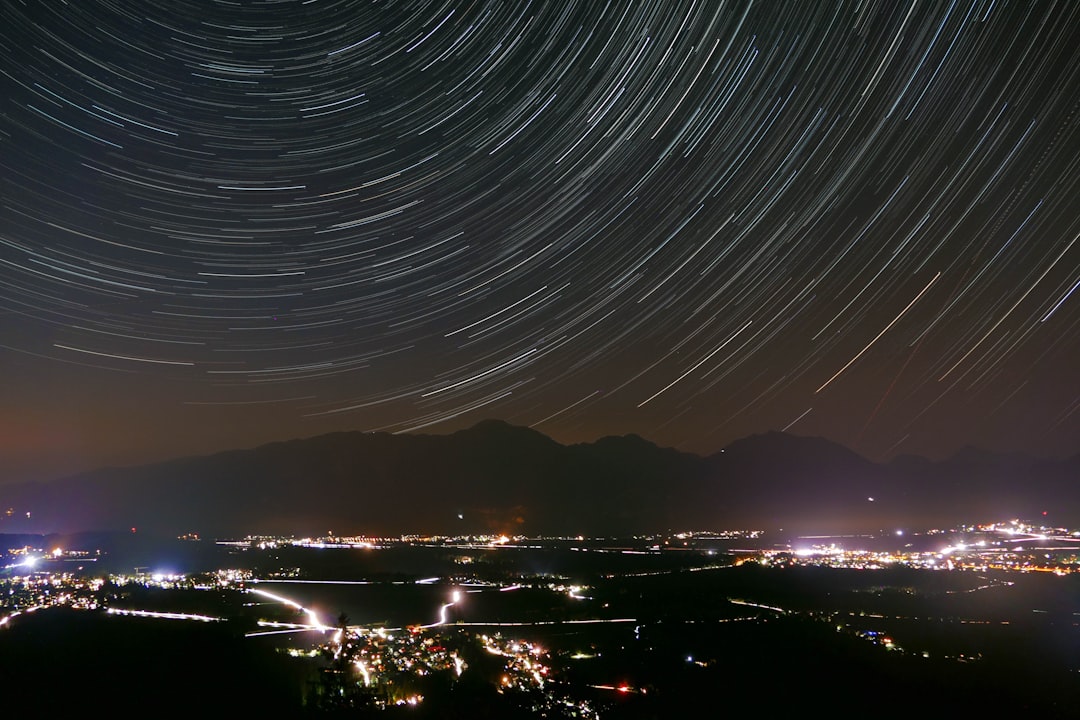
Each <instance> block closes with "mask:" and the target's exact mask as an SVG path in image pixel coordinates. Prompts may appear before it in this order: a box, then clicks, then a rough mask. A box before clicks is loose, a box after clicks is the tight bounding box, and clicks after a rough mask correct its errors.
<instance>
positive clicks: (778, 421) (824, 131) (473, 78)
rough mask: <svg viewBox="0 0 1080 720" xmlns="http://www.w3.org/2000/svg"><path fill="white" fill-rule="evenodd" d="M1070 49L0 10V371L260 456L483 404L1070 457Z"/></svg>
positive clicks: (651, 26) (69, 7)
mask: <svg viewBox="0 0 1080 720" xmlns="http://www.w3.org/2000/svg"><path fill="white" fill-rule="evenodd" d="M1077 27H1080V7H1077V6H1075V5H1073V4H1071V3H1058V4H1054V3H1038V4H1034V5H1031V4H1020V3H1008V2H993V1H989V0H988V1H985V2H984V1H982V0H979V1H976V2H966V3H961V2H953V3H948V4H947V3H921V2H912V3H906V4H897V3H844V2H840V3H750V2H735V3H713V2H699V1H695V2H667V1H660V0H654V1H650V2H642V3H633V4H631V3H615V2H609V3H599V2H566V3H541V2H518V3H495V2H475V3H456V2H442V3H440V2H429V3H422V2H415V3H379V2H371V3H355V2H340V1H339V2H334V1H318V0H311V1H308V2H300V1H299V0H297V1H287V0H283V1H280V2H269V1H267V2H255V1H252V2H244V3H231V2H230V3H226V2H192V1H188V2H185V1H182V0H175V1H173V0H171V1H170V2H155V1H151V0H146V1H143V2H138V3H135V2H118V1H105V0H88V1H87V2H79V3H72V4H62V3H52V2H9V3H5V4H4V6H3V8H2V9H0V77H2V80H0V82H3V84H4V89H5V104H4V112H3V113H2V115H0V143H2V145H0V167H2V173H3V187H4V191H3V200H2V202H0V214H2V220H3V223H2V225H0V288H2V290H0V313H2V315H0V327H3V341H2V342H0V345H2V346H3V347H2V350H0V351H2V352H3V353H4V355H3V357H4V358H5V362H6V363H7V364H8V365H9V366H10V367H12V368H18V370H17V371H16V374H18V373H24V374H25V375H26V376H27V377H29V378H32V381H33V382H38V383H48V378H49V376H50V373H52V374H55V376H57V377H59V376H63V375H65V374H67V373H80V374H79V375H78V377H80V378H82V379H85V378H90V382H94V383H100V385H101V389H100V391H101V392H103V393H114V394H115V393H120V394H122V393H124V392H127V391H126V390H125V387H126V386H125V382H128V378H130V377H131V376H132V375H137V376H140V377H143V378H146V377H149V378H150V379H152V380H153V379H157V380H159V381H160V382H161V383H164V384H167V385H168V387H169V388H171V389H170V390H169V393H171V394H169V393H166V396H167V401H165V402H164V404H163V405H161V406H160V407H158V408H156V409H155V412H159V413H168V412H170V407H174V406H177V405H185V406H187V407H189V408H205V409H206V412H207V413H208V414H206V415H203V416H199V418H200V420H199V421H200V422H204V423H205V424H206V431H207V433H210V434H212V433H214V432H216V431H221V432H224V431H223V430H221V428H218V429H217V430H215V425H214V423H215V420H214V416H213V415H211V414H209V413H211V412H213V409H214V408H220V407H230V408H237V407H250V408H254V410H253V411H252V412H253V414H252V415H250V416H249V417H248V420H247V422H251V423H253V424H258V423H259V422H260V419H259V418H260V417H261V416H260V415H259V414H258V413H263V412H264V410H265V408H266V407H267V406H274V407H276V408H277V410H276V411H275V412H276V413H277V414H276V415H275V418H276V419H277V421H278V422H283V423H284V425H281V426H279V427H278V428H277V429H274V428H271V427H266V428H264V434H265V437H266V438H267V439H270V438H273V437H281V436H288V435H290V434H301V433H305V432H309V431H311V430H314V429H326V428H344V427H352V428H360V429H387V430H394V431H406V430H416V429H420V428H435V429H438V428H440V427H441V428H453V427H457V426H460V425H464V424H469V423H471V422H474V421H476V420H478V419H480V418H482V417H486V416H500V417H504V418H505V419H508V420H511V421H513V422H517V423H521V424H528V425H534V426H535V427H537V428H538V429H540V430H543V431H546V432H549V433H552V434H554V435H555V436H556V437H561V438H565V439H587V438H590V437H595V436H596V435H599V434H604V433H614V432H630V431H634V432H639V433H641V434H644V435H646V436H648V437H651V438H654V439H656V440H658V441H660V442H665V443H670V444H675V445H679V446H681V447H686V448H689V449H697V450H712V449H716V448H717V447H719V446H720V445H721V444H722V443H723V442H725V441H728V440H730V439H732V438H734V437H737V436H739V435H741V434H746V433H749V432H753V431H761V430H765V429H780V428H790V429H791V430H792V431H793V432H807V433H819V434H824V435H827V436H829V437H832V438H834V439H837V440H840V441H841V442H849V443H858V449H860V450H862V451H864V452H867V453H869V454H871V455H876V456H881V455H883V454H885V453H889V452H893V451H904V450H912V451H920V450H926V451H929V452H941V451H945V450H948V449H950V448H951V449H955V447H958V446H959V445H961V444H964V443H966V442H973V441H982V442H984V443H993V442H1000V441H1003V440H1006V439H1010V438H1011V439H1014V440H1015V441H1016V443H1018V446H1031V447H1033V448H1039V449H1042V450H1044V451H1057V452H1061V451H1064V450H1068V449H1075V447H1076V441H1077V437H1078V420H1077V412H1076V411H1077V409H1078V407H1080V383H1078V381H1077V378H1076V375H1077V374H1076V373H1075V371H1074V370H1073V369H1072V368H1073V360H1074V359H1075V358H1076V357H1078V356H1080V352H1078V351H1080V347H1078V341H1077V337H1078V334H1077V322H1078V320H1080V309H1078V305H1080V297H1078V296H1080V293H1077V288H1078V286H1080V246H1078V245H1077V238H1078V236H1080V218H1078V213H1077V210H1076V203H1075V198H1076V197H1077V196H1078V187H1077V183H1078V182H1080V168H1078V167H1077V163H1078V162H1080V160H1078V158H1080V135H1078V124H1077V116H1076V111H1077V104H1078V100H1077V98H1078V97H1080V77H1078V73H1080V57H1078V54H1080V46H1078V45H1077V44H1076V43H1075V42H1074V39H1075V29H1076V28H1077ZM42 392H47V391H46V390H43V391H42ZM17 400H18V402H14V401H13V404H12V410H11V412H17V411H18V407H15V406H16V405H18V404H20V403H21V404H24V405H32V404H33V403H34V401H35V400H34V395H33V393H32V392H31V391H30V390H25V391H23V392H20V393H18V394H17ZM87 402H90V401H89V400H88V401H87ZM230 417H231V419H230V420H229V422H236V417H235V416H230ZM12 422H17V421H12ZM222 422H224V421H222ZM304 428H307V429H308V430H307V431H305V430H304ZM1020 428H1022V429H1023V430H1022V431H1021V430H1020ZM946 430H947V433H946V432H945V431H946ZM942 433H945V434H946V435H947V438H940V437H938V436H939V435H941V434H942ZM1017 433H1019V436H1018V435H1017ZM1024 433H1027V435H1025V434H1024ZM204 444H205V442H204ZM185 449H188V448H179V447H178V448H177V452H180V451H181V450H185Z"/></svg>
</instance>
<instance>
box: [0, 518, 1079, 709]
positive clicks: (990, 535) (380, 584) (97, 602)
mask: <svg viewBox="0 0 1080 720" xmlns="http://www.w3.org/2000/svg"><path fill="white" fill-rule="evenodd" d="M178 542H184V543H192V544H194V543H199V544H200V546H205V547H210V548H211V549H212V548H218V552H220V553H226V554H227V556H228V557H232V558H234V559H236V560H237V561H238V562H237V563H236V564H235V566H232V567H219V568H213V569H207V570H203V571H199V572H178V571H158V570H155V569H154V568H151V567H138V568H133V569H131V570H128V571H125V572H106V573H102V572H95V571H96V570H97V569H98V568H99V567H101V566H103V564H105V563H107V561H108V560H109V553H108V552H106V551H103V550H100V549H97V548H92V549H86V548H80V549H78V550H67V549H64V548H61V547H50V546H47V545H42V546H40V547H38V546H32V545H22V546H20V547H14V548H8V549H6V551H5V554H4V559H3V565H2V571H0V613H2V614H0V627H10V626H12V625H14V624H16V623H19V622H20V621H21V619H22V617H23V616H27V615H31V614H35V615H36V614H39V613H40V612H41V611H43V610H48V609H55V608H66V609H68V610H78V611H83V612H97V613H105V614H106V615H108V616H115V617H126V618H130V619H132V621H134V620H137V619H139V618H143V619H156V620H177V621H189V622H200V623H223V624H227V623H230V622H231V623H238V622H239V623H242V624H243V627H244V628H246V629H245V630H244V633H243V634H244V636H245V637H247V638H251V639H252V640H254V639H255V638H262V639H264V640H266V641H274V642H279V643H280V644H279V645H277V646H276V647H277V648H278V652H281V653H284V654H286V655H287V656H289V657H291V658H294V659H296V661H297V662H307V663H310V664H312V667H316V668H317V675H316V676H314V677H315V678H316V679H315V680H313V681H311V682H310V688H309V690H308V698H309V702H310V703H311V705H312V706H313V707H318V708H323V709H332V708H335V707H354V706H355V707H367V708H369V709H379V708H386V709H388V708H393V707H397V706H414V705H418V704H422V703H423V702H425V698H427V697H430V695H431V693H433V692H435V693H438V691H439V690H438V689H439V688H440V687H451V686H453V685H454V683H456V682H460V678H461V677H462V676H463V674H464V673H467V672H468V671H469V668H470V667H473V666H477V667H480V666H482V667H484V668H485V670H484V672H485V673H486V675H485V676H486V677H490V678H491V682H492V684H493V685H494V686H495V688H496V692H497V693H498V694H499V695H502V696H505V697H508V698H513V702H514V703H516V705H515V707H519V708H524V709H527V710H528V711H529V712H534V713H536V714H537V715H538V716H547V717H589V718H597V717H601V716H603V715H604V713H605V710H606V709H610V708H611V707H613V705H612V703H614V702H616V700H613V698H615V699H617V698H618V697H620V696H638V697H643V698H644V697H646V696H648V694H649V692H650V691H651V690H653V689H654V685H653V684H652V683H650V682H647V681H641V682H635V681H634V680H633V679H632V678H631V677H630V675H628V674H626V673H624V672H620V671H618V670H617V668H616V669H615V670H611V669H610V668H609V669H606V670H599V671H589V670H588V668H590V667H595V668H608V667H609V666H608V665H607V664H598V663H599V662H600V659H601V658H602V657H604V653H603V650H602V648H601V645H600V641H597V640H588V638H589V637H592V635H590V633H595V632H598V631H600V630H601V629H602V628H606V627H610V628H624V630H621V631H620V632H622V633H624V634H625V633H628V632H630V631H631V629H632V632H633V635H632V637H633V638H634V639H635V640H637V639H639V638H641V637H642V632H643V628H645V629H646V630H648V629H649V628H655V627H656V622H657V620H656V618H654V619H653V620H649V617H650V616H653V615H655V612H656V611H655V610H649V609H648V607H646V606H642V605H640V604H635V603H633V602H631V603H627V602H626V601H625V600H621V599H620V598H621V595H620V594H619V593H622V592H625V591H624V590H619V591H617V592H614V594H613V588H617V587H622V585H620V584H626V583H643V582H646V583H647V582H649V581H651V580H652V579H654V578H656V579H658V580H661V581H663V582H664V583H670V582H675V581H679V582H688V580H687V579H688V578H695V577H699V578H705V577H708V576H710V575H711V576H715V577H717V578H722V577H735V576H733V575H728V573H731V572H733V571H734V572H748V571H750V570H751V569H752V568H755V567H756V568H760V572H770V573H781V574H785V573H795V572H798V571H799V568H807V569H813V568H818V569H820V570H821V571H833V572H857V573H859V575H857V576H854V577H867V578H869V577H875V576H876V575H878V574H886V573H890V572H893V573H895V572H898V571H903V572H907V573H911V572H914V573H918V575H917V576H916V577H923V576H924V575H923V574H925V573H931V575H927V576H926V577H930V576H940V575H941V573H946V574H947V575H948V576H949V577H956V578H958V579H959V578H965V577H970V578H971V581H970V582H968V581H963V583H962V584H961V585H960V586H958V587H962V590H957V591H955V592H961V593H977V592H980V591H982V592H986V591H995V590H999V589H1008V588H1010V587H1012V586H1013V585H1014V584H1015V583H1016V581H1017V579H1018V578H1019V577H1022V576H1024V575H1027V574H1036V573H1037V574H1050V575H1051V576H1061V577H1064V576H1069V575H1071V574H1072V573H1074V572H1076V571H1077V569H1078V567H1080V565H1078V552H1077V550H1078V547H1080V531H1075V530H1071V529H1067V528H1060V527H1044V526H1040V525H1036V524H1032V523H1027V522H1022V521H1020V520H1010V521H1007V522H995V523H986V524H973V525H965V526H958V527H955V528H948V529H933V530H928V531H924V532H915V531H908V530H892V531H889V532H883V533H879V534H876V535H870V534H868V535H858V536H843V537H810V536H802V537H797V538H791V539H789V540H787V541H785V542H783V543H779V542H778V543H773V542H772V538H771V537H770V534H769V533H766V532H763V531H760V530H746V531H742V530H738V531H736V530H731V531H721V532H696V531H695V532H691V531H683V532H675V533H668V534H659V535H648V536H637V537H633V538H624V539H617V538H585V537H582V536H573V537H545V538H529V537H509V536H506V535H490V536H488V535H467V536H406V537H392V538H391V537H371V536H364V535H350V536H345V535H336V534H327V535H326V536H324V537H308V538H294V537H279V536H250V537H244V538H240V539H235V540H231V539H223V540H219V541H201V540H195V538H194V537H193V536H190V535H189V536H185V537H183V538H180V539H179V540H178ZM393 552H422V553H437V554H438V557H440V558H444V559H445V561H446V566H447V567H449V568H451V572H449V573H443V574H438V575H431V576H425V577H418V576H413V577H410V578H401V577H397V576H394V577H393V578H387V577H384V576H381V575H377V576H373V577H372V578H370V579H351V578H349V579H332V578H327V577H315V576H312V574H311V571H310V570H309V569H308V568H309V566H310V563H308V562H307V561H305V560H304V559H303V557H305V556H306V557H308V558H310V559H316V558H317V559H320V560H322V559H333V558H335V557H340V558H346V557H360V558H377V557H378V555H379V554H380V553H393ZM280 553H286V554H287V556H288V559H289V560H290V562H292V561H294V560H295V564H281V565H278V566H274V567H267V566H266V565H265V564H257V563H256V564H253V563H252V562H250V561H254V560H256V559H267V558H278V559H284V558H283V557H279V554H280ZM295 553H300V555H299V556H298V555H295ZM339 553H345V554H339ZM355 553H360V555H353V554H355ZM551 553H559V554H560V555H559V557H567V558H571V559H574V560H575V561H578V562H584V561H588V562H598V563H600V565H599V566H598V567H602V568H605V570H604V571H603V572H591V573H587V574H582V573H574V572H550V571H544V572H533V573H529V574H526V573H522V572H514V571H507V570H505V569H503V570H498V571H495V569H497V568H501V567H502V560H500V558H506V559H507V560H508V561H515V559H520V558H525V557H530V558H536V557H544V556H545V554H551ZM372 554H374V555H372ZM296 558H300V559H296ZM533 562H534V564H535V560H534V561H533ZM611 563H625V565H618V566H614V565H611ZM612 567H614V568H615V569H614V570H612V569H607V568H612ZM867 573H868V574H867ZM783 576H784V575H780V576H778V577H783ZM883 576H884V575H883ZM589 577H591V578H592V580H591V581H589V580H588V579H587V578H589ZM665 577H667V578H670V580H667V581H664V580H663V578H665ZM335 587H344V588H349V589H351V588H356V589H357V590H359V589H362V588H384V589H385V590H386V591H391V590H394V589H395V588H396V589H398V591H400V592H405V593H423V595H422V596H423V597H430V598H431V600H429V601H427V602H429V603H430V604H429V605H428V607H427V610H426V611H424V610H423V609H421V610H420V614H421V616H414V617H413V618H412V619H411V621H408V622H399V623H396V624H395V623H392V622H386V621H378V622H360V623H356V622H354V621H353V620H351V619H350V618H349V617H348V616H347V615H346V613H344V612H342V613H340V615H338V617H336V618H335V617H334V616H333V615H332V614H328V611H327V610H326V605H325V603H322V602H320V603H317V604H318V606H319V607H321V609H314V607H312V606H309V605H307V604H305V603H304V602H302V601H301V600H298V599H297V598H296V597H295V595H296V593H297V592H304V591H306V592H308V593H309V594H310V596H311V597H318V593H319V592H322V589H324V588H335ZM852 592H853V593H854V595H852V597H866V598H885V599H886V600H888V598H899V599H903V598H904V597H908V596H912V595H915V594H917V593H918V592H922V591H917V590H916V589H915V588H914V587H913V586H906V585H902V584H896V583H894V582H891V581H890V582H885V583H884V584H878V585H874V584H871V585H869V586H867V587H866V588H861V587H860V588H859V589H856V590H853V591H852ZM948 592H954V591H952V590H950V591H948ZM515 596H517V597H521V598H527V599H528V600H527V602H526V603H525V604H524V605H520V608H522V609H519V610H517V611H512V610H507V609H505V608H503V607H502V606H500V605H499V604H498V603H497V602H496V601H498V602H504V601H507V600H508V599H510V598H513V597H515ZM717 601H718V602H722V605H723V606H725V607H728V608H731V610H730V612H727V613H726V614H723V615H722V616H718V617H715V618H713V620H712V621H711V622H713V623H737V624H738V623H743V624H746V623H749V624H750V625H754V626H758V625H761V624H762V623H770V622H771V623H775V622H780V621H787V622H804V621H805V622H811V623H814V624H822V625H826V626H827V627H829V628H832V631H833V632H835V633H837V634H839V635H840V636H845V637H851V638H854V639H857V640H859V641H860V642H863V643H867V644H869V645H870V646H873V647H876V648H878V649H879V652H886V653H890V654H898V655H905V656H911V657H916V658H931V657H936V658H941V659H945V660H950V661H956V662H960V663H972V662H977V661H979V660H981V659H982V653H981V652H980V651H979V650H977V649H975V650H972V649H970V648H959V649H952V648H946V649H941V648H935V649H934V650H930V649H927V648H926V647H921V646H918V645H914V644H911V643H909V642H907V641H906V640H905V639H904V638H902V637H898V634H897V633H896V632H893V631H891V630H889V629H888V626H894V627H896V628H898V629H899V630H900V635H903V634H904V628H905V627H907V625H910V624H912V623H914V622H916V621H920V622H921V621H925V620H926V619H927V618H926V617H923V616H921V615H919V614H918V613H917V612H915V611H911V610H904V609H903V607H901V608H900V609H898V610H892V611H888V610H887V609H886V610H885V611H882V610H881V609H880V608H879V609H878V611H875V609H874V608H873V607H870V608H869V609H867V608H866V607H863V606H861V605H858V606H856V605H851V604H850V602H849V603H848V604H847V605H844V604H835V603H834V604H833V605H832V606H830V605H829V604H817V605H814V604H813V603H810V604H807V603H805V602H796V603H794V604H792V603H791V602H785V601H783V600H782V599H781V600H777V599H773V598H771V597H769V596H767V595H766V594H761V593H756V594H755V593H754V592H749V591H748V592H744V593H742V594H738V595H736V594H732V593H730V592H725V593H724V594H723V596H722V597H720V598H718V599H717ZM889 602H899V600H889ZM529 603H541V605H542V606H543V607H547V608H555V610H553V611H552V610H550V609H549V610H548V611H546V614H544V615H543V617H538V616H537V611H535V610H530V609H529V608H530V607H532V606H531V605H530V604H529ZM485 607H487V608H489V609H488V610H484V608H485ZM330 612H332V611H330ZM485 612H488V613H491V616H490V617H485V616H484V615H482V614H481V613H485ZM512 612H518V613H520V615H517V616H515V615H513V614H512ZM1034 612H1039V611H1038V610H1035V611H1034ZM693 613H695V614H692V616H693V617H697V615H699V614H700V611H698V610H695V611H693ZM680 622H686V621H685V620H681V621H680ZM694 622H700V621H694ZM937 622H946V623H948V624H950V625H995V626H1002V627H1004V626H1008V625H1009V624H1010V622H1012V620H1010V619H1007V618H1003V617H1002V618H999V617H982V616H980V615H978V614H977V613H975V614H972V615H970V616H955V617H954V616H952V615H948V616H944V615H943V616H941V617H940V618H938V620H937ZM1073 625H1075V623H1073ZM558 628H563V629H564V630H563V631H562V632H563V633H564V634H565V633H570V635H569V637H580V638H582V642H579V644H578V645H575V646H572V647H571V646H565V644H564V646H562V647H558V648H556V647H550V646H548V645H547V642H546V641H545V640H543V639H542V633H543V632H551V631H553V630H554V629H558ZM591 628H595V630H593V629H591ZM695 632H696V631H695ZM537 633H541V634H540V635H538V634H537ZM909 635H910V633H909ZM558 637H559V636H558V635H556V636H555V638H556V639H558ZM596 637H602V635H601V636H596ZM690 637H692V636H690ZM0 642H2V637H0ZM686 645H687V647H688V650H687V652H686V655H685V660H684V663H685V665H686V666H687V667H692V668H700V669H703V670H708V669H710V668H714V667H716V666H717V662H718V660H717V658H715V657H712V656H710V655H708V654H703V653H702V652H701V651H702V648H701V647H700V644H698V646H697V647H694V648H690V646H691V645H694V643H693V642H687V643H686ZM705 649H706V650H707V647H706V648H705ZM713 652H715V651H713ZM485 658H487V659H485ZM607 662H610V660H606V659H605V660H604V663H607ZM583 669H584V670H583ZM1077 669H1078V670H1080V668H1077Z"/></svg>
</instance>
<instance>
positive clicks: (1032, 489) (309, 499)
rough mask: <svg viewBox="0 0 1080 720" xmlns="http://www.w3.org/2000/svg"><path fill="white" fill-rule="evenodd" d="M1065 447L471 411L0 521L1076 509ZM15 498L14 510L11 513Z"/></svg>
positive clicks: (412, 520)
mask: <svg viewBox="0 0 1080 720" xmlns="http://www.w3.org/2000/svg"><path fill="white" fill-rule="evenodd" d="M1077 479H1080V455H1077V456H1074V457H1072V458H1070V459H1067V460H1060V461H1054V460H1039V459H1035V458H1030V457H1027V456H1022V455H1001V454H993V453H989V452H984V451H979V450H974V449H969V450H965V451H963V452H961V453H959V454H957V455H956V456H955V457H953V458H951V459H948V460H945V461H942V462H931V461H928V460H924V459H921V458H914V457H902V458H898V459H896V460H894V461H893V462H890V463H886V464H879V463H873V462H871V461H869V460H866V459H865V458H863V457H861V456H859V455H857V454H855V453H853V452H851V451H850V450H848V449H846V448H844V447H842V446H840V445H837V444H835V443H832V442H830V441H827V440H824V439H821V438H810V437H797V436H792V435H787V434H783V433H767V434H764V435H755V436H752V437H748V438H745V439H743V440H739V441H737V442H735V443H732V444H731V445H729V446H728V447H726V448H724V449H723V450H722V451H720V452H718V453H716V454H714V455H711V456H709V457H700V456H697V455H693V454H689V453H683V452H679V451H676V450H673V449H670V448H660V447H657V446H656V445H654V444H652V443H650V442H648V441H646V440H644V439H642V438H640V437H638V436H635V435H629V436H623V437H607V438H602V439H600V440H598V441H596V442H594V443H587V444H580V445H569V446H566V445H561V444H559V443H557V442H555V441H554V440H552V439H550V438H548V437H547V436H545V435H543V434H541V433H539V432H535V431H533V430H530V429H527V428H523V427H516V426H512V425H509V424H506V423H503V422H500V421H492V420H489V421H484V422H482V423H479V424H478V425H476V426H474V427H472V428H470V429H468V430H463V431H460V432H456V433H453V434H451V435H391V434H386V433H333V434H329V435H322V436H318V437H313V438H308V439H303V440H293V441H289V442H278V443H272V444H269V445H264V446H261V447H258V448H254V449H250V450H236V451H230V452H224V453H219V454H216V455H210V456H205V457H193V458H184V459H179V460H174V461H171V462H166V463H159V464H155V465H146V466H140V467H129V468H112V469H103V470H97V471H93V472H87V473H83V474H80V475H76V476H73V477H69V478H65V479H61V480H57V481H53V482H48V483H37V482H27V483H19V484H8V485H0V507H2V508H4V509H7V508H11V509H12V510H13V512H12V513H11V515H7V514H4V515H0V532H5V533H12V532H73V531H81V530H125V531H127V530H129V529H130V528H136V529H138V531H140V532H160V533H166V534H170V535H175V534H179V533H185V532H191V531H195V532H199V533H202V534H203V535H204V536H207V537H211V536H215V535H218V536H220V535H236V534H243V533H279V534H280V533H297V534H325V533H326V532H327V531H328V530H336V531H337V532H339V533H367V534H386V535H396V534H401V533H424V534H433V533H441V534H466V533H489V532H494V533H507V534H530V535H539V534H574V535H576V534H585V535H593V536H597V535H616V534H628V533H641V532H653V531H659V530H666V529H670V528H676V529H679V528H683V529H715V528H721V527H742V528H746V527H761V528H768V529H774V528H780V527H783V528H786V529H797V528H798V529H805V530H807V531H832V532H836V531H842V530H858V529H871V528H882V527H892V526H912V525H915V526H923V527H925V526H928V525H934V524H949V523H954V522H971V521H979V520H1000V519H1005V518H1011V517H1027V518H1034V517H1042V514H1043V512H1044V511H1046V513H1047V515H1046V516H1045V519H1046V521H1047V523H1049V524H1058V525H1068V524H1069V523H1070V522H1075V521H1076V520H1078V519H1080V487H1078V485H1077ZM25 512H31V517H30V518H26V516H25Z"/></svg>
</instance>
